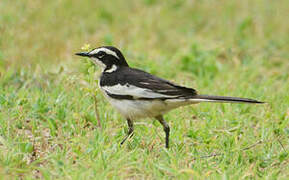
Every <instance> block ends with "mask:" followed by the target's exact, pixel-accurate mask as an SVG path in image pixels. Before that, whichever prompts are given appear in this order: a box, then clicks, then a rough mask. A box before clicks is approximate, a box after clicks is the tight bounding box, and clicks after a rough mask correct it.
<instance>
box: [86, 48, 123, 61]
mask: <svg viewBox="0 0 289 180" xmlns="http://www.w3.org/2000/svg"><path fill="white" fill-rule="evenodd" d="M99 51H103V52H105V53H106V54H110V55H113V56H114V57H116V58H117V59H119V57H118V55H117V54H116V52H114V51H112V50H110V49H107V48H97V49H95V50H93V51H91V52H90V53H89V54H97V53H98V52H99Z"/></svg>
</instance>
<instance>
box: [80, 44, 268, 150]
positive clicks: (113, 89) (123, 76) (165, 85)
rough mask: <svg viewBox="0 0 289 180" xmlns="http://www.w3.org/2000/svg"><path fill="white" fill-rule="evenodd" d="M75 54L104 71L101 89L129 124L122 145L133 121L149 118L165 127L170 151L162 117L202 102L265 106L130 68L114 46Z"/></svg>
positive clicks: (101, 77)
mask: <svg viewBox="0 0 289 180" xmlns="http://www.w3.org/2000/svg"><path fill="white" fill-rule="evenodd" d="M76 55H78V56H84V57H89V58H90V59H91V60H92V62H93V63H95V64H97V65H99V66H100V67H101V68H102V74H101V76H100V80H99V87H100V89H101V91H102V92H103V94H104V95H105V97H106V99H107V100H108V101H109V102H110V104H111V105H112V106H113V107H114V108H115V109H117V110H118V111H119V113H120V114H122V115H123V116H124V117H125V118H126V120H127V124H128V128H129V129H128V133H127V135H126V137H125V138H124V139H123V141H122V142H121V144H123V143H124V142H125V141H126V139H127V138H128V137H130V136H131V135H133V131H134V126H133V122H134V120H136V119H140V118H147V117H150V118H156V119H157V120H158V121H159V122H160V123H161V124H162V126H163V128H164V131H165V134H166V147H167V148H168V147H169V135H170V127H169V125H168V124H167V123H166V121H165V120H164V118H163V115H164V114H165V113H166V112H168V111H170V110H172V109H175V108H177V107H180V106H185V105H190V104H195V103H200V102H225V103H263V102H260V101H257V100H254V99H247V98H238V97H227V96H210V95H199V94H198V92H197V91H196V90H195V89H192V88H188V87H184V86H180V85H177V84H175V83H172V82H170V81H167V80H165V79H162V78H159V77H157V76H154V75H152V74H149V73H147V72H144V71H142V70H139V69H135V68H131V67H129V65H128V64H127V62H126V60H125V58H124V56H123V55H122V53H121V52H120V50H118V49H117V48H115V47H112V46H102V47H99V48H96V49H93V50H92V51H89V52H80V53H76Z"/></svg>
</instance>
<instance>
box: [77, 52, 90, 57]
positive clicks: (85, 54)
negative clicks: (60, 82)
mask: <svg viewBox="0 0 289 180" xmlns="http://www.w3.org/2000/svg"><path fill="white" fill-rule="evenodd" d="M75 55H77V56H83V57H90V55H89V53H87V52H80V53H75Z"/></svg>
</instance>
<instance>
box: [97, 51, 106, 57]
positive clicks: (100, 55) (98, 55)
mask: <svg viewBox="0 0 289 180" xmlns="http://www.w3.org/2000/svg"><path fill="white" fill-rule="evenodd" d="M104 55H105V52H102V51H100V52H99V53H97V57H98V58H102V57H103V56H104Z"/></svg>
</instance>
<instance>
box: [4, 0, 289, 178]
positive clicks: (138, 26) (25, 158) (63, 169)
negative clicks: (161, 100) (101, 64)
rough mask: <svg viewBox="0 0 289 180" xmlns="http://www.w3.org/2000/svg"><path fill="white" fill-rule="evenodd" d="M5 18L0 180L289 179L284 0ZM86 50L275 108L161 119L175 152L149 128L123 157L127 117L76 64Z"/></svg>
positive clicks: (36, 12) (99, 8)
mask: <svg viewBox="0 0 289 180" xmlns="http://www.w3.org/2000/svg"><path fill="white" fill-rule="evenodd" d="M0 12H1V13H0V177H1V178H3V179H8V178H13V179H14V178H16V179H32V178H43V179H55V178H56V179H92V178H95V179H103V178H106V179H159V178H164V179H175V178H176V179H216V178H217V179H259V178H260V179H286V177H288V176H289V165H288V164H289V154H288V153H289V125H288V124H289V93H288V92H289V71H288V69H289V53H288V52H289V43H288V42H289V33H288V32H289V24H288V23H287V21H288V18H287V17H288V12H289V3H288V1H287V0H280V1H265V0H256V1H249V0H244V1H230V0H223V1H211V0H202V1H193V2H189V1H185V0H177V1H171V2H165V1H164V2H162V1H157V0H143V1H131V2H128V1H120V0H118V1H112V2H110V1H105V0H103V1H97V2H93V1H76V0H62V1H56V0H55V1H47V2H46V1H45V2H44V1H32V0H30V1H11V0H2V1H1V2H0ZM86 43H88V44H91V46H92V47H97V46H101V45H114V46H117V47H119V48H120V49H121V50H122V51H123V53H124V55H125V57H126V58H127V60H128V62H129V64H130V65H131V66H133V67H137V68H141V69H143V70H145V71H148V72H150V73H153V74H155V75H158V76H160V77H163V78H166V79H170V80H172V81H174V82H176V83H178V84H182V85H186V86H189V87H194V88H196V89H197V90H198V91H199V92H200V93H203V94H215V95H228V96H240V97H249V98H255V99H258V100H262V101H266V102H268V103H267V104H264V105H247V104H209V103H203V104H198V105H192V106H187V107H182V108H179V109H176V110H173V111H171V112H170V113H168V114H167V115H166V116H165V119H166V120H167V121H168V122H169V124H170V126H171V137H170V140H171V148H170V149H169V150H167V149H165V148H164V133H163V131H162V127H161V125H160V124H159V123H158V122H157V121H155V120H152V119H145V120H142V121H138V122H136V127H135V135H134V137H133V138H132V139H130V140H129V141H127V142H126V144H125V145H124V146H123V147H119V143H120V141H121V140H122V138H123V137H124V136H125V133H126V131H127V127H126V122H125V119H124V118H122V117H121V116H120V115H119V114H118V113H117V112H116V111H115V110H114V109H113V108H112V107H111V106H110V105H109V104H108V102H107V101H106V100H105V99H104V97H103V96H102V95H101V94H100V92H99V90H98V89H97V74H98V73H99V69H98V68H97V67H96V68H94V67H93V66H92V65H91V63H89V62H88V61H87V60H85V59H82V58H78V57H76V56H74V53H75V52H78V51H80V50H81V49H80V48H81V47H82V46H83V45H84V44H86ZM94 96H96V99H97V108H98V111H99V115H100V120H101V124H102V128H99V127H97V119H96V116H95V106H94V103H95V102H94ZM214 154H215V156H213V155H214Z"/></svg>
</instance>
